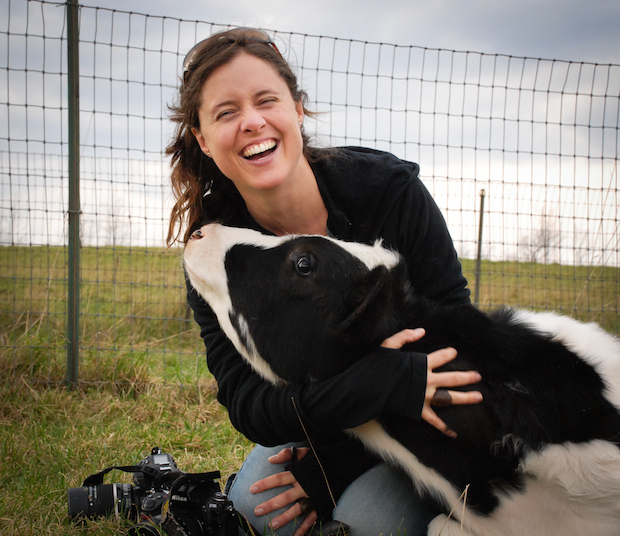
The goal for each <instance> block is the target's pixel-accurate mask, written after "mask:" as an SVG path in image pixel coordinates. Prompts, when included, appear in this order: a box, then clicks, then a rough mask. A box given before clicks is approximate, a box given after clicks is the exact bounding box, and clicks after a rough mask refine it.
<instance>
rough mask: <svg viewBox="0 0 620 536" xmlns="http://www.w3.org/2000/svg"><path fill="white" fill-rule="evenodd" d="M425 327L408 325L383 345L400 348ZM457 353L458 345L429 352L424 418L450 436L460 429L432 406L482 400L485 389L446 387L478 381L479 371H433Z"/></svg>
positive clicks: (416, 338)
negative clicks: (412, 327)
mask: <svg viewBox="0 0 620 536" xmlns="http://www.w3.org/2000/svg"><path fill="white" fill-rule="evenodd" d="M425 333H426V332H425V331H424V329H422V328H418V329H405V330H403V331H400V332H398V333H396V334H395V335H392V336H391V337H389V338H387V339H386V340H385V341H383V344H382V345H381V346H383V347H385V348H392V349H395V350H400V349H401V348H402V347H403V346H404V345H405V344H408V343H410V342H415V341H418V340H420V339H421V338H422V337H424V335H425ZM456 356H457V352H456V350H455V349H454V348H443V349H441V350H437V351H435V352H432V353H430V354H428V356H427V366H428V374H427V377H426V393H425V395H424V407H423V408H422V418H423V419H424V420H425V421H426V422H428V423H429V424H431V425H433V426H434V427H435V428H437V429H438V430H440V431H442V432H443V433H444V434H446V435H448V436H450V437H456V432H454V431H453V430H450V429H449V428H448V426H447V425H446V423H445V422H443V421H442V420H441V419H440V418H439V416H438V415H437V414H436V413H435V411H434V410H433V408H432V407H431V406H436V407H442V406H451V405H452V404H459V405H461V404H477V403H478V402H481V401H482V393H480V392H478V391H466V392H463V391H448V390H447V389H446V387H462V386H464V385H470V384H472V383H478V382H479V381H480V380H481V379H482V377H481V376H480V374H479V373H478V372H475V371H466V372H460V371H459V372H457V371H455V372H433V371H434V370H435V369H436V368H439V367H441V366H442V365H445V364H446V363H449V362H450V361H452V360H453V359H454V358H455V357H456Z"/></svg>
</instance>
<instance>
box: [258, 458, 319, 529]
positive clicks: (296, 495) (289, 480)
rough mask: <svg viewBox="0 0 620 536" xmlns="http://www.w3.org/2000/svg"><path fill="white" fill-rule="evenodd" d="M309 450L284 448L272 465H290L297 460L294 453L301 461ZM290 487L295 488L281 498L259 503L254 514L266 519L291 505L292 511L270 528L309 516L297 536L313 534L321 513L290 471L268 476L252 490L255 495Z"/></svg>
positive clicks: (287, 512) (272, 523)
mask: <svg viewBox="0 0 620 536" xmlns="http://www.w3.org/2000/svg"><path fill="white" fill-rule="evenodd" d="M309 450H310V449H308V448H298V449H295V451H293V450H292V449H290V448H286V449H282V450H281V451H280V452H279V453H278V454H276V455H275V456H271V458H269V461H270V462H271V463H286V462H289V461H291V460H292V459H293V456H294V454H293V452H295V455H296V456H297V458H298V459H301V458H303V457H304V456H305V455H306V454H307V453H308V451H309ZM289 485H290V486H293V487H292V488H290V489H287V490H286V491H283V492H282V493H280V494H279V495H276V496H275V497H274V498H273V499H270V500H268V501H266V502H264V503H261V504H259V505H258V506H257V507H256V508H255V509H254V513H255V514H256V515H257V516H263V515H266V514H269V513H271V512H273V511H275V510H278V509H279V508H285V507H286V506H287V505H290V508H288V509H287V510H286V511H285V512H284V513H282V514H280V515H279V516H277V517H274V518H273V519H272V520H271V522H270V523H269V526H270V527H271V528H272V529H276V528H278V527H281V526H282V525H286V524H287V523H288V522H289V521H292V520H293V519H295V518H296V517H298V516H300V515H305V516H306V517H305V518H304V520H303V521H302V523H301V525H300V526H299V528H298V529H297V530H296V531H295V534H294V536H304V535H305V534H306V533H308V532H309V531H310V529H311V528H312V526H313V525H314V523H315V522H316V520H317V513H316V510H315V509H314V506H313V505H312V502H311V501H310V499H309V498H308V494H307V493H306V492H305V491H304V490H303V488H302V487H301V485H300V484H299V482H297V480H296V478H295V477H294V476H293V474H292V473H291V472H290V471H283V472H282V473H277V474H275V475H271V476H268V477H267V478H263V479H262V480H259V481H258V482H256V483H255V484H254V485H253V486H252V487H251V488H250V491H251V492H252V493H261V492H263V491H267V490H269V489H273V488H278V487H281V486H289Z"/></svg>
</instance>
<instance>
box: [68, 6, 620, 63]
mask: <svg viewBox="0 0 620 536" xmlns="http://www.w3.org/2000/svg"><path fill="white" fill-rule="evenodd" d="M79 3H81V4H84V5H89V6H100V7H107V8H111V9H119V10H122V11H133V12H137V13H145V14H150V15H162V16H170V17H174V18H180V19H187V20H201V21H207V22H215V23H222V24H234V25H242V26H256V27H261V28H266V29H270V30H278V31H284V32H297V33H307V34H311V35H325V36H329V37H341V38H348V39H359V40H362V41H372V42H386V43H392V44H398V45H416V46H421V47H429V48H447V49H453V50H462V51H475V52H486V53H498V54H507V55H514V56H528V57H534V58H545V59H560V60H571V61H587V62H592V63H616V64H618V63H620V31H619V30H618V29H619V28H620V1H618V0H268V1H262V2H258V1H256V0H79Z"/></svg>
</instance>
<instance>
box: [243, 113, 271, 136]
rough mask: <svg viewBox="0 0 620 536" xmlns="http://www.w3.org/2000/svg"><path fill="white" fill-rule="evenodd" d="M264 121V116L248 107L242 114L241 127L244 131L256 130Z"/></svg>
mask: <svg viewBox="0 0 620 536" xmlns="http://www.w3.org/2000/svg"><path fill="white" fill-rule="evenodd" d="M265 123H266V121H265V118H264V117H263V115H262V114H261V113H260V112H259V111H258V110H256V109H255V108H249V109H247V110H245V112H244V114H243V120H242V124H241V129H242V130H243V131H244V132H258V131H259V130H260V129H261V128H263V127H264V126H265Z"/></svg>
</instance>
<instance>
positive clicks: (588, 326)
mask: <svg viewBox="0 0 620 536" xmlns="http://www.w3.org/2000/svg"><path fill="white" fill-rule="evenodd" d="M515 320H517V321H518V322H520V323H523V324H525V325H527V326H529V327H530V328H531V329H533V330H536V331H539V332H543V333H548V334H549V335H551V336H552V337H553V339H555V340H557V341H560V342H562V343H563V344H564V345H565V346H566V347H567V348H569V349H570V350H572V351H573V352H574V353H576V354H577V355H578V356H579V357H580V358H581V359H583V360H584V361H585V362H586V363H588V364H590V365H591V366H592V367H594V370H596V372H597V373H598V374H599V375H600V376H601V378H602V379H603V381H604V383H605V385H606V387H607V390H606V392H605V395H606V397H607V399H608V400H609V401H610V402H611V403H612V404H613V405H614V406H615V407H616V408H618V410H619V411H620V339H618V338H617V337H614V336H613V335H611V334H610V333H608V332H606V331H605V330H604V329H603V328H602V327H600V326H599V325H598V324H596V323H594V322H590V323H584V322H579V321H577V320H575V319H573V318H570V317H568V316H563V315H560V314H557V313H554V312H552V311H545V312H540V313H535V312H533V311H525V310H515Z"/></svg>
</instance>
